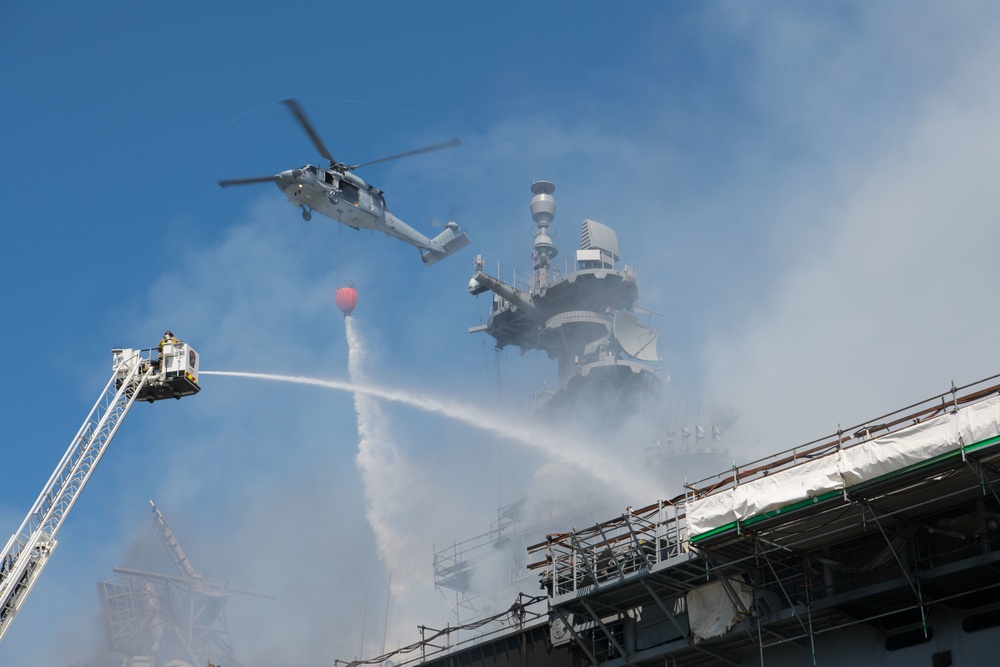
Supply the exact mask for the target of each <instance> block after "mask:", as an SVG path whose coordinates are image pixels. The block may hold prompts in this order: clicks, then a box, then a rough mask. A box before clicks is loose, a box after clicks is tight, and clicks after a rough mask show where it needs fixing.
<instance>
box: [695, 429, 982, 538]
mask: <svg viewBox="0 0 1000 667" xmlns="http://www.w3.org/2000/svg"><path fill="white" fill-rule="evenodd" d="M998 442H1000V435H995V436H993V437H992V438H987V439H986V440H982V441H980V442H977V443H975V444H972V445H969V446H968V447H959V448H958V449H956V450H953V451H950V452H945V453H944V454H938V455H937V456H935V457H932V458H929V459H927V460H926V461H921V462H920V463H914V464H913V465H910V466H907V467H905V468H900V469H899V470H894V471H892V472H889V473H886V474H884V475H882V476H880V477H875V478H873V479H869V480H865V481H864V482H860V483H858V484H855V485H854V486H851V487H848V488H847V489H846V491H847V493H851V492H853V491H855V490H859V489H863V488H864V487H866V486H868V485H870V484H876V483H879V482H884V481H886V480H890V479H893V478H894V477H899V476H900V475H903V474H906V473H910V472H914V471H916V470H920V469H921V468H925V467H927V466H930V465H934V464H935V463H940V462H942V461H946V460H948V459H950V458H955V457H960V456H962V453H963V452H966V453H967V452H972V451H976V450H979V449H985V448H986V447H990V446H992V445H995V444H997V443H998ZM844 491H845V490H844V489H837V490H835V491H829V492H827V493H823V494H820V495H818V496H813V497H811V498H806V499H804V500H799V501H796V502H794V503H792V504H791V505H785V506H784V507H779V508H778V509H775V510H770V511H768V512H763V513H761V514H755V515H753V516H751V517H748V518H746V519H744V520H742V521H739V520H737V521H731V522H729V523H727V524H724V525H722V526H719V527H718V528H713V529H712V530H709V531H706V532H704V533H699V534H698V535H694V536H692V537H689V538H688V541H689V542H691V543H692V544H694V543H695V542H700V541H701V540H706V539H708V538H710V537H714V536H716V535H721V534H723V533H726V532H729V531H731V530H736V531H738V530H739V529H740V528H741V527H743V526H752V525H753V524H755V523H759V522H761V521H764V520H766V519H773V518H774V517H776V516H779V515H781V514H787V513H788V512H794V511H795V510H799V509H802V508H803V507H808V506H810V505H818V504H819V503H824V502H826V501H828V500H831V499H833V498H837V497H841V496H843V494H844Z"/></svg>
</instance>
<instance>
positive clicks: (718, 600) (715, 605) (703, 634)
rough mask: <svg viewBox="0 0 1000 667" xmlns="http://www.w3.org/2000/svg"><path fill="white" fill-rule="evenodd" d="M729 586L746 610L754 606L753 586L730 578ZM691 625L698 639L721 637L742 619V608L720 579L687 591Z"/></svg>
mask: <svg viewBox="0 0 1000 667" xmlns="http://www.w3.org/2000/svg"><path fill="white" fill-rule="evenodd" d="M729 587H730V588H731V589H732V590H733V592H734V593H735V594H736V595H737V597H739V599H740V602H741V603H742V605H741V606H742V608H743V609H744V610H748V609H750V607H751V606H752V605H753V589H752V588H751V587H750V586H749V585H747V584H745V583H743V582H742V581H739V580H737V579H730V580H729ZM684 597H685V598H686V599H687V610H688V624H689V625H690V627H691V634H693V635H694V640H695V642H698V641H700V640H702V639H711V638H712V637H720V636H722V635H724V634H726V633H727V632H729V628H731V627H733V626H734V625H736V624H737V623H738V622H739V620H740V610H739V609H738V608H737V607H736V605H735V604H733V600H732V598H730V596H729V593H727V592H726V588H725V586H723V585H722V582H721V581H713V582H712V583H710V584H705V585H704V586H699V587H698V588H695V589H692V590H690V591H688V593H687V595H685V596H684Z"/></svg>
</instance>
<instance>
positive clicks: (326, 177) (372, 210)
mask: <svg viewBox="0 0 1000 667" xmlns="http://www.w3.org/2000/svg"><path fill="white" fill-rule="evenodd" d="M282 103H283V104H284V105H285V106H287V107H288V109H289V110H290V111H291V112H292V115H293V116H294V117H295V119H296V120H297V121H298V123H299V125H301V126H302V129H303V130H305V133H306V134H307V135H308V136H309V138H310V139H311V140H312V142H313V145H314V146H315V147H316V149H317V150H318V151H319V154H320V155H321V156H322V157H324V158H326V159H327V160H328V161H329V166H328V167H321V166H316V165H312V164H307V165H306V166H304V167H301V168H299V169H288V170H286V171H283V172H281V173H278V174H275V175H274V176H255V177H251V178H236V179H227V180H221V181H219V185H220V186H221V187H223V188H227V187H230V186H233V185H250V184H254V183H267V182H273V183H274V184H275V185H277V186H278V189H279V190H281V191H282V192H283V193H284V194H285V197H287V198H288V201H289V202H290V203H291V204H292V205H294V206H298V207H299V208H301V209H302V219H303V220H306V221H309V220H311V219H312V214H313V212H314V211H315V212H317V213H320V214H322V215H325V216H326V217H328V218H330V219H332V220H335V221H337V222H339V223H342V224H344V225H347V226H348V227H351V228H352V229H357V230H360V229H371V230H374V231H378V232H382V233H383V234H385V235H387V236H390V237H392V238H396V239H399V240H400V241H404V242H406V243H409V244H410V245H412V246H414V247H416V248H417V250H419V251H420V258H421V259H422V260H423V262H424V264H426V265H428V266H430V265H431V264H434V263H436V262H439V261H440V260H442V259H444V258H445V257H447V256H448V255H451V254H452V253H455V252H457V251H459V250H461V249H462V248H464V247H466V246H468V245H469V243H470V241H469V237H468V236H467V235H466V233H465V232H463V231H462V228H461V227H459V226H458V224H456V223H455V221H454V220H450V221H449V222H447V223H445V224H444V230H443V231H442V232H441V233H440V234H438V235H437V236H435V237H434V238H429V237H427V236H424V235H423V234H421V233H420V232H418V231H417V230H415V229H413V228H412V227H410V226H409V225H407V224H406V223H405V222H403V221H402V220H400V219H399V218H397V217H396V216H394V215H393V214H391V213H389V210H388V209H387V208H386V204H385V198H384V197H383V192H382V190H380V189H378V188H376V187H374V186H373V185H370V184H369V183H366V182H365V181H364V180H363V179H361V178H360V177H359V176H358V175H357V174H355V173H354V170H356V169H360V168H361V167H367V166H369V165H373V164H377V163H380V162H388V161H389V160H397V159H399V158H403V157H410V156H412V155H419V154H421V153H428V152H430V151H437V150H441V149H444V148H451V147H452V146H457V145H458V144H459V143H460V142H459V140H458V139H452V140H450V141H446V142H443V143H440V144H434V145H432V146H426V147H424V148H418V149H416V150H412V151H407V152H405V153H400V154H398V155H392V156H390V157H385V158H381V159H378V160H372V161H371V162H364V163H362V164H351V165H349V164H345V163H343V162H337V161H336V160H334V159H333V156H332V155H331V154H330V151H328V150H327V148H326V146H325V145H324V144H323V141H322V139H320V138H319V134H318V133H317V132H316V130H315V128H314V127H313V124H312V123H311V122H309V119H308V118H307V117H306V114H305V111H304V110H303V109H302V106H301V105H300V104H299V102H298V101H297V100H295V99H287V100H282Z"/></svg>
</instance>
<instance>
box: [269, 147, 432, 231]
mask: <svg viewBox="0 0 1000 667" xmlns="http://www.w3.org/2000/svg"><path fill="white" fill-rule="evenodd" d="M274 181H275V183H276V184H277V186H278V189H279V190H281V191H282V192H283V193H284V195H285V197H287V198H288V201H289V202H291V203H292V204H293V205H295V206H299V207H302V212H303V214H304V215H307V214H308V213H309V212H310V211H315V212H317V213H320V214H322V215H325V216H326V217H328V218H331V219H332V220H336V221H337V222H340V223H343V224H345V225H347V226H348V227H353V228H354V229H372V230H375V231H378V232H382V233H383V234H387V235H389V236H392V237H394V238H397V239H399V240H401V241H406V242H407V243H410V244H412V245H414V246H416V247H417V248H419V249H421V250H431V249H435V250H441V248H435V244H434V241H433V240H432V239H430V238H428V237H427V236H424V235H423V234H421V233H420V232H418V231H417V230H415V229H413V228H412V227H410V226H409V225H407V224H406V223H405V222H403V221H402V220H400V219H399V218H397V217H396V216H394V215H393V214H391V213H389V211H387V210H386V206H385V198H384V197H383V196H382V191H381V190H379V189H378V188H376V187H374V186H372V185H369V184H368V183H366V182H365V181H364V180H362V179H361V178H359V177H358V176H356V175H355V174H353V173H351V172H349V171H348V172H344V173H339V172H335V171H333V170H330V169H324V168H322V167H316V166H314V165H311V164H309V165H306V166H304V167H302V168H301V169H289V170H287V171H283V172H281V173H280V174H277V175H276V176H275V177H274Z"/></svg>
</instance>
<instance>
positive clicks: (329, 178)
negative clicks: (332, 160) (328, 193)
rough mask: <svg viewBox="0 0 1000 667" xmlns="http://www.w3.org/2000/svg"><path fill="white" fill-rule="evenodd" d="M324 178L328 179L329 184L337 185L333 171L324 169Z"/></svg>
mask: <svg viewBox="0 0 1000 667" xmlns="http://www.w3.org/2000/svg"><path fill="white" fill-rule="evenodd" d="M323 180H324V181H326V184H327V185H332V186H334V187H336V186H337V184H336V183H335V182H334V180H333V173H331V172H329V171H324V172H323Z"/></svg>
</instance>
